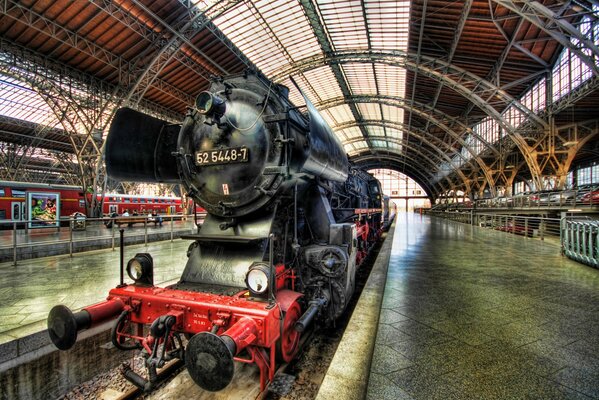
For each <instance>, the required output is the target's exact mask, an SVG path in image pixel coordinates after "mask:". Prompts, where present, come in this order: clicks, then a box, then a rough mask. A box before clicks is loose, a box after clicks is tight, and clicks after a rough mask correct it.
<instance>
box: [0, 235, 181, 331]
mask: <svg viewBox="0 0 599 400" xmlns="http://www.w3.org/2000/svg"><path fill="white" fill-rule="evenodd" d="M189 244H190V241H189V240H181V239H177V240H175V241H173V242H170V241H164V242H154V243H150V244H148V246H145V245H143V244H142V245H131V246H126V247H125V263H126V262H127V261H128V260H129V259H130V258H131V257H133V256H134V255H135V254H136V253H150V254H151V255H152V257H153V259H154V282H155V283H156V284H159V283H162V282H167V281H172V280H175V279H178V278H179V277H180V276H181V272H182V271H183V268H184V267H185V263H186V262H187V254H186V253H187V248H188V246H189ZM119 254H120V252H119V249H118V248H116V251H111V250H110V249H108V250H96V251H90V252H86V253H77V254H75V255H74V256H73V257H69V256H68V255H65V256H57V257H45V258H39V259H35V260H23V261H21V262H20V263H19V265H17V266H13V265H12V264H11V263H2V264H0V343H4V342H7V341H11V340H13V339H16V338H20V337H23V336H25V335H28V334H31V333H35V332H39V331H40V330H43V329H45V327H46V318H47V316H48V312H49V311H50V309H52V307H54V306H55V305H56V304H64V305H66V306H68V307H70V308H72V309H74V310H77V309H80V308H82V307H85V306H88V305H91V304H94V303H97V302H100V301H102V300H104V299H105V298H106V295H107V294H108V291H109V290H110V289H111V288H113V287H114V286H116V285H117V284H118V283H119V258H120V256H119ZM125 277H127V275H126V274H125ZM126 279H127V280H129V278H126Z"/></svg>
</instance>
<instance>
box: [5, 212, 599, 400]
mask: <svg viewBox="0 0 599 400" xmlns="http://www.w3.org/2000/svg"><path fill="white" fill-rule="evenodd" d="M189 244H190V242H189V241H187V240H180V239H179V240H174V241H173V242H170V241H165V242H157V243H150V244H148V245H147V246H145V245H143V244H141V245H131V246H126V247H125V260H128V259H129V258H130V257H132V256H133V255H135V254H136V253H138V252H149V253H151V254H152V256H153V257H154V262H155V282H156V283H157V284H162V283H164V282H173V281H174V280H177V279H178V278H179V276H180V274H181V271H182V268H183V266H184V264H185V261H186V250H187V248H188V246H189ZM118 279H119V251H118V248H117V250H116V251H110V250H109V249H108V250H100V251H92V252H86V253H82V254H75V255H74V257H73V258H71V257H69V256H68V255H67V256H58V257H50V258H44V259H38V260H31V261H27V262H26V263H25V262H23V263H22V264H21V265H18V266H17V267H14V266H12V265H11V264H10V263H4V264H0V350H1V351H0V377H1V376H2V366H3V365H8V364H10V363H11V362H12V361H11V360H12V359H16V358H18V357H21V358H23V359H24V360H25V361H27V360H29V358H27V357H33V355H31V356H30V355H28V354H33V353H32V349H33V351H38V352H39V351H40V350H39V349H45V350H44V351H45V352H47V353H50V352H51V351H55V350H54V349H53V348H52V346H51V345H50V344H49V339H48V338H47V332H46V331H45V324H46V317H47V315H48V312H49V310H50V309H51V308H52V307H53V306H54V305H56V304H65V305H67V306H69V307H71V308H72V309H74V310H77V309H80V308H81V307H84V306H87V305H90V304H93V303H96V302H98V301H101V300H103V299H104V297H105V296H106V293H107V292H108V290H109V289H110V288H112V287H114V286H115V285H116V284H117V283H118ZM104 329H105V330H106V329H109V328H108V327H104ZM598 337H599V270H597V269H593V268H591V267H588V266H585V265H582V264H578V263H576V262H574V261H571V260H569V259H567V258H565V257H562V256H561V255H560V252H559V245H558V244H557V243H555V242H548V241H541V240H539V239H538V238H532V239H531V238H524V237H520V236H516V235H511V234H508V233H505V232H499V231H494V230H488V229H484V228H480V227H476V226H470V225H466V224H462V223H458V222H453V221H448V220H446V219H440V218H435V217H429V216H420V215H416V214H399V215H398V216H397V218H396V221H395V223H394V225H393V227H392V229H391V231H390V232H389V233H388V236H387V240H386V241H385V243H384V244H383V247H382V248H381V251H380V253H379V256H378V258H377V261H376V262H375V266H374V268H373V271H372V273H371V275H370V277H369V279H368V282H367V284H366V287H365V288H364V291H363V292H362V295H361V297H360V300H359V301H358V304H357V306H356V309H355V310H354V313H353V315H352V318H351V321H350V323H349V325H348V327H347V329H346V331H345V333H344V335H343V339H342V341H341V343H340V344H339V347H338V350H337V353H336V355H335V357H334V359H333V362H332V364H331V366H330V367H329V370H328V372H327V374H326V376H325V377H324V381H323V382H322V385H321V388H320V391H319V393H318V397H317V399H319V400H328V399H333V400H338V399H340V398H343V399H363V398H367V399H373V400H374V399H512V398H513V399H524V398H531V399H532V398H535V399H536V398H539V399H589V398H599V340H598ZM82 340H88V339H85V338H82ZM107 341H108V339H107V337H102V338H100V339H98V340H97V341H96V342H93V343H91V344H89V345H87V346H88V347H90V348H97V346H100V345H102V344H103V343H105V342H107ZM91 346H96V347H91ZM36 349H38V350H36ZM108 351H109V350H106V352H108ZM62 353H63V354H60V355H57V356H51V357H52V358H51V360H53V361H52V363H53V364H51V368H56V369H58V368H59V367H58V366H65V365H66V366H67V367H68V366H69V365H71V364H70V363H71V361H70V359H69V361H68V362H67V361H65V360H66V359H65V357H67V355H66V353H68V352H62ZM69 357H70V356H69ZM73 357H74V356H73ZM88 357H89V356H88ZM86 359H89V358H82V360H83V361H82V364H81V365H83V362H84V361H85V360H86ZM73 365H75V364H73ZM77 365H78V366H77V367H74V366H73V367H72V368H71V370H69V371H68V373H65V378H64V381H63V382H62V383H60V384H56V386H55V389H54V390H55V392H54V391H50V392H48V393H60V387H65V385H67V384H70V383H69V382H71V381H72V380H74V379H75V378H74V377H73V372H72V370H73V369H75V368H82V367H81V365H79V364H77ZM19 368H20V371H21V372H20V373H21V374H23V376H25V377H26V376H28V374H29V372H28V371H30V367H28V366H27V364H23V367H19ZM92 372H93V371H92ZM90 373H91V372H90ZM67 375H68V376H67ZM23 379H25V378H23ZM1 381H2V379H0V383H2V382H1ZM65 382H67V383H65ZM0 386H2V385H0ZM9 398H10V396H9ZM20 398H28V397H27V396H26V395H25V396H23V397H20ZM30 398H33V397H30Z"/></svg>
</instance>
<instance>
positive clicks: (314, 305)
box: [294, 298, 327, 333]
mask: <svg viewBox="0 0 599 400" xmlns="http://www.w3.org/2000/svg"><path fill="white" fill-rule="evenodd" d="M326 303H327V300H326V299H322V298H321V299H314V300H311V301H310V306H309V307H308V309H307V310H306V312H305V313H304V314H303V315H302V316H301V317H300V318H299V319H298V320H297V322H296V323H295V326H294V329H295V331H296V332H299V333H302V332H304V331H305V330H306V328H307V327H308V326H309V325H310V324H311V323H312V320H313V319H314V317H316V315H317V314H318V312H319V311H320V308H321V307H322V306H324V305H325V304H326Z"/></svg>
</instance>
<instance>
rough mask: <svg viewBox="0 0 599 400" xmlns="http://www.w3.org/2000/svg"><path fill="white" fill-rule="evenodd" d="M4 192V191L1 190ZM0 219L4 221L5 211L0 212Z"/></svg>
mask: <svg viewBox="0 0 599 400" xmlns="http://www.w3.org/2000/svg"><path fill="white" fill-rule="evenodd" d="M2 192H4V189H2ZM0 219H6V210H0Z"/></svg>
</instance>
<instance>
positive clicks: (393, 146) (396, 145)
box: [387, 142, 402, 152]
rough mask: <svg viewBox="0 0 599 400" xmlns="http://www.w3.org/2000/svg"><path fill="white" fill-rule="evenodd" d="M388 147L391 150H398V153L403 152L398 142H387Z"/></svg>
mask: <svg viewBox="0 0 599 400" xmlns="http://www.w3.org/2000/svg"><path fill="white" fill-rule="evenodd" d="M387 146H388V147H389V148H390V149H393V150H397V151H398V152H401V150H402V146H401V144H399V143H396V142H387Z"/></svg>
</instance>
